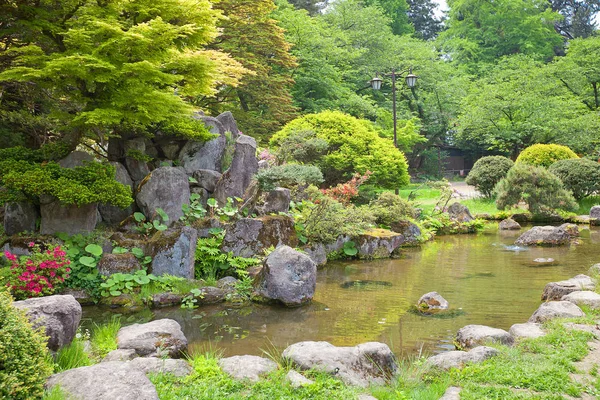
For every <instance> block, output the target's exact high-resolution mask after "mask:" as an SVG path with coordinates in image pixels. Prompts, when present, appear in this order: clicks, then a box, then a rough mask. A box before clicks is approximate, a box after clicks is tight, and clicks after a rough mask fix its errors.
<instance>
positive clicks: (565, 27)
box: [549, 0, 600, 40]
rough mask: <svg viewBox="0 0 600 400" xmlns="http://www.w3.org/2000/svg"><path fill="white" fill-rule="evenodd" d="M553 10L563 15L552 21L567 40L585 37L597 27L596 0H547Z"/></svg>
mask: <svg viewBox="0 0 600 400" xmlns="http://www.w3.org/2000/svg"><path fill="white" fill-rule="evenodd" d="M549 2H550V5H551V7H552V10H553V11H556V12H557V13H559V14H560V15H562V16H563V19H562V20H561V21H556V22H555V23H554V28H555V29H556V32H558V33H559V34H560V35H562V36H563V37H565V38H566V39H567V40H570V39H575V38H586V37H590V36H592V35H593V34H594V32H595V31H596V29H597V25H596V22H595V17H596V15H597V14H598V12H600V1H598V0H549Z"/></svg>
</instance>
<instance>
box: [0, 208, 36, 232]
mask: <svg viewBox="0 0 600 400" xmlns="http://www.w3.org/2000/svg"><path fill="white" fill-rule="evenodd" d="M39 217H40V213H39V212H38V209H37V207H36V206H35V205H34V204H32V203H29V202H27V201H19V202H12V203H5V204H4V233H6V234H7V235H9V236H10V235H16V234H17V233H21V232H35V230H36V229H35V228H36V222H37V219H38V218H39Z"/></svg>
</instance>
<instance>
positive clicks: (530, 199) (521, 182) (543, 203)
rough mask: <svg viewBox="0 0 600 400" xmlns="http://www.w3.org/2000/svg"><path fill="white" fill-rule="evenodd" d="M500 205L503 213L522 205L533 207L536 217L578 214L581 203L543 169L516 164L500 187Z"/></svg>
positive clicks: (497, 201) (498, 204)
mask: <svg viewBox="0 0 600 400" xmlns="http://www.w3.org/2000/svg"><path fill="white" fill-rule="evenodd" d="M496 193H497V197H496V205H497V206H498V208H499V209H500V210H504V209H505V208H506V207H510V206H512V205H514V204H518V203H519V202H520V201H521V200H523V201H524V202H525V203H527V204H528V205H529V211H531V212H532V213H533V214H549V213H551V212H552V211H554V210H556V209H563V210H568V211H570V210H574V209H575V208H576V207H577V202H576V201H575V199H574V198H573V195H572V194H571V192H569V191H568V190H566V189H565V187H564V185H563V183H562V182H561V180H560V179H558V177H557V176H556V175H554V174H553V173H551V172H550V171H548V170H547V169H545V168H542V167H536V166H533V165H528V164H515V166H514V167H512V168H511V169H510V171H508V174H506V178H504V179H502V180H501V181H500V182H498V185H497V186H496Z"/></svg>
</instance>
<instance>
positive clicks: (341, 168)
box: [270, 111, 409, 189]
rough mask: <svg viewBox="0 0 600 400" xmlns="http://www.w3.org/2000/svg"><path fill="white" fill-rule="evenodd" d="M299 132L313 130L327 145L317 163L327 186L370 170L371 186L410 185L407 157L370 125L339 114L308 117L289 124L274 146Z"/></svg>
mask: <svg viewBox="0 0 600 400" xmlns="http://www.w3.org/2000/svg"><path fill="white" fill-rule="evenodd" d="M299 131H312V132H314V133H315V135H316V138H318V139H322V140H324V141H325V142H327V143H328V147H327V150H326V151H325V152H324V153H323V155H322V156H318V157H316V158H315V159H314V164H315V165H317V166H319V168H320V169H321V171H322V172H323V176H324V178H325V183H326V185H327V186H335V185H337V184H338V183H342V182H346V181H348V180H349V179H351V178H352V176H353V175H354V174H355V173H360V174H365V173H366V172H367V171H371V172H372V173H373V175H372V176H371V179H370V183H371V184H373V185H379V186H381V187H384V188H389V189H393V188H397V187H400V186H403V185H406V184H408V182H409V175H408V164H407V162H406V158H405V157H404V154H403V153H402V152H401V151H400V150H398V149H397V148H395V147H394V144H393V142H392V141H391V140H389V139H384V138H381V137H380V136H379V135H378V133H377V131H376V130H375V129H374V128H373V125H372V124H371V122H369V121H366V120H361V119H357V118H354V117H352V116H350V115H347V114H344V113H342V112H339V111H323V112H321V113H318V114H309V115H305V116H303V117H301V118H297V119H295V120H293V121H291V122H290V123H288V124H287V125H286V126H285V127H284V128H283V129H282V130H281V131H279V132H277V133H276V134H275V135H274V136H273V137H272V138H271V142H270V143H271V145H272V146H278V147H281V146H282V145H283V143H284V142H285V141H286V139H287V138H288V137H290V136H292V135H295V134H297V132H299Z"/></svg>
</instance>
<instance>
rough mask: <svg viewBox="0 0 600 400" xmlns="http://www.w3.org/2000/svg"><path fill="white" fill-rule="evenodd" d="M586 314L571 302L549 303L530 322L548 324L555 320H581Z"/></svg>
mask: <svg viewBox="0 0 600 400" xmlns="http://www.w3.org/2000/svg"><path fill="white" fill-rule="evenodd" d="M584 315H585V314H584V312H583V311H581V308H579V307H577V306H576V305H575V304H573V303H571V302H570V301H549V302H547V303H543V304H542V305H541V306H540V307H539V308H538V309H537V310H536V311H535V312H534V313H533V315H532V316H531V317H530V318H529V322H538V323H542V322H546V321H549V320H551V319H554V318H579V317H583V316H584Z"/></svg>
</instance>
